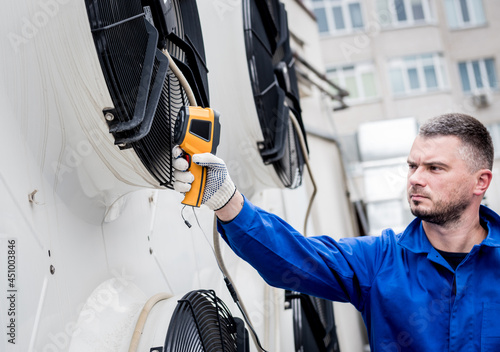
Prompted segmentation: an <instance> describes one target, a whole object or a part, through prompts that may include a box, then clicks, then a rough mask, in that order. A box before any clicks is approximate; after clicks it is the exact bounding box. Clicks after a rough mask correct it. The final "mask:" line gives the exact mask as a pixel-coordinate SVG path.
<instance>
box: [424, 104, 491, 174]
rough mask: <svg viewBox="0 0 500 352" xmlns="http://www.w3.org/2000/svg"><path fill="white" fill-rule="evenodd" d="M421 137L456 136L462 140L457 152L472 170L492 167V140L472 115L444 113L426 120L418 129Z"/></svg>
mask: <svg viewBox="0 0 500 352" xmlns="http://www.w3.org/2000/svg"><path fill="white" fill-rule="evenodd" d="M419 135H420V136H422V137H437V136H456V137H458V138H459V139H460V140H461V142H462V147H461V148H460V150H459V153H461V154H462V156H463V158H464V160H465V162H466V163H467V164H468V165H469V167H470V169H471V171H472V172H475V171H477V170H480V169H489V170H492V168H493V158H494V150H493V142H492V140H491V136H490V133H489V132H488V130H487V129H486V127H485V126H484V125H483V124H482V123H481V122H479V121H478V120H477V119H475V118H474V117H472V116H469V115H466V114H459V113H451V114H444V115H441V116H437V117H434V118H432V119H430V120H428V121H426V122H425V123H424V124H423V125H422V126H421V127H420V130H419Z"/></svg>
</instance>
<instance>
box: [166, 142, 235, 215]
mask: <svg viewBox="0 0 500 352" xmlns="http://www.w3.org/2000/svg"><path fill="white" fill-rule="evenodd" d="M183 154H184V152H183V150H182V149H181V148H180V147H179V146H175V147H174V149H173V151H172V156H173V158H174V160H173V164H172V166H173V168H174V179H175V180H174V183H173V186H174V189H175V190H176V191H177V192H180V193H186V192H188V191H189V190H190V189H191V183H192V182H193V181H194V176H193V174H192V173H191V172H189V171H186V170H187V169H188V167H189V163H188V162H187V160H186V159H184V158H183V157H182V156H183ZM192 162H193V163H196V164H198V165H200V166H204V167H206V168H207V181H206V184H205V191H204V192H203V198H202V200H201V204H204V205H206V206H207V207H209V208H210V209H212V210H219V209H220V208H223V207H224V206H225V205H226V204H227V203H228V202H229V200H231V198H232V197H233V195H234V193H235V192H236V186H235V185H234V183H233V181H232V180H231V177H230V176H229V173H228V172H227V168H226V164H225V163H224V161H223V160H222V159H220V158H218V157H216V156H215V155H213V154H211V153H202V154H195V155H193V160H192Z"/></svg>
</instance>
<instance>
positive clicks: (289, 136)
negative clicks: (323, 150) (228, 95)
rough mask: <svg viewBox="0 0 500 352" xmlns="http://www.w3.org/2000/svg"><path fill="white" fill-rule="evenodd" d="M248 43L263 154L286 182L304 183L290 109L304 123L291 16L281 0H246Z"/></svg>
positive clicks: (246, 42) (297, 139) (301, 154)
mask: <svg viewBox="0 0 500 352" xmlns="http://www.w3.org/2000/svg"><path fill="white" fill-rule="evenodd" d="M243 12H244V13H243V18H244V30H245V44H246V49H247V59H248V66H249V72H250V77H251V81H252V90H253V93H254V101H255V106H256V109H257V114H258V118H259V122H260V127H261V129H262V134H263V137H264V140H263V141H262V142H260V143H259V150H260V152H261V156H262V159H263V161H264V163H266V164H272V165H273V167H274V169H275V171H276V173H277V174H278V176H279V177H280V179H281V181H282V183H283V185H284V186H285V187H288V188H295V187H297V186H299V185H300V184H301V182H302V172H303V166H304V162H305V161H304V154H303V152H302V149H301V147H300V142H299V138H298V135H297V131H296V130H295V128H294V127H293V124H292V122H291V120H290V114H293V116H294V117H295V118H296V119H297V121H298V123H299V125H300V127H301V133H302V134H303V136H304V140H305V133H304V127H303V123H302V116H301V109H300V103H299V93H298V84H297V77H296V74H295V67H294V60H293V53H292V51H291V48H290V38H289V32H288V23H287V15H286V11H285V8H284V5H283V4H282V3H281V2H279V1H277V0H265V1H263V0H261V1H257V0H244V1H243Z"/></svg>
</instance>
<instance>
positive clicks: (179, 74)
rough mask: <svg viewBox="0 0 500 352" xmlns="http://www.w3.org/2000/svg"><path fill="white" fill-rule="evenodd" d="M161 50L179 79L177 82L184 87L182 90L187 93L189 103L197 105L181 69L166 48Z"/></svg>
mask: <svg viewBox="0 0 500 352" xmlns="http://www.w3.org/2000/svg"><path fill="white" fill-rule="evenodd" d="M161 52H162V53H163V54H164V55H165V56H166V57H167V58H168V62H169V65H170V69H171V70H172V72H173V73H174V75H175V77H177V79H179V83H180V84H181V86H182V88H184V90H185V91H186V95H187V98H188V100H189V105H191V106H197V105H198V104H197V103H196V98H195V97H194V93H193V90H192V89H191V86H190V85H189V83H188V81H187V79H186V77H185V76H184V74H183V73H182V71H181V70H180V68H179V67H178V66H177V65H176V64H175V62H174V60H173V59H172V57H171V56H170V54H169V53H168V51H167V49H162V51H161Z"/></svg>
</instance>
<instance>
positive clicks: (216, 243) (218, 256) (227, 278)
mask: <svg viewBox="0 0 500 352" xmlns="http://www.w3.org/2000/svg"><path fill="white" fill-rule="evenodd" d="M213 240H214V249H215V258H216V259H217V263H218V265H219V268H220V270H221V272H222V275H223V276H224V281H225V282H226V286H227V288H228V290H229V293H230V294H231V297H232V298H233V301H234V303H236V306H237V307H238V309H239V310H240V312H241V314H242V316H243V319H244V320H245V322H246V324H247V325H248V327H249V329H250V332H251V335H252V339H253V342H254V344H255V346H256V347H257V349H258V350H260V351H262V352H267V351H266V350H265V349H264V348H263V347H262V345H261V343H260V340H259V337H258V336H257V333H256V332H255V330H254V328H253V325H252V323H251V321H250V318H249V317H248V312H247V310H246V307H245V305H244V304H243V302H241V301H240V299H239V293H238V290H237V289H236V287H235V286H234V285H233V284H232V282H233V280H232V279H231V276H230V275H229V272H228V270H227V268H226V265H225V264H224V259H223V258H222V251H221V248H220V241H219V232H218V231H217V216H216V215H215V214H214V228H213Z"/></svg>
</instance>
